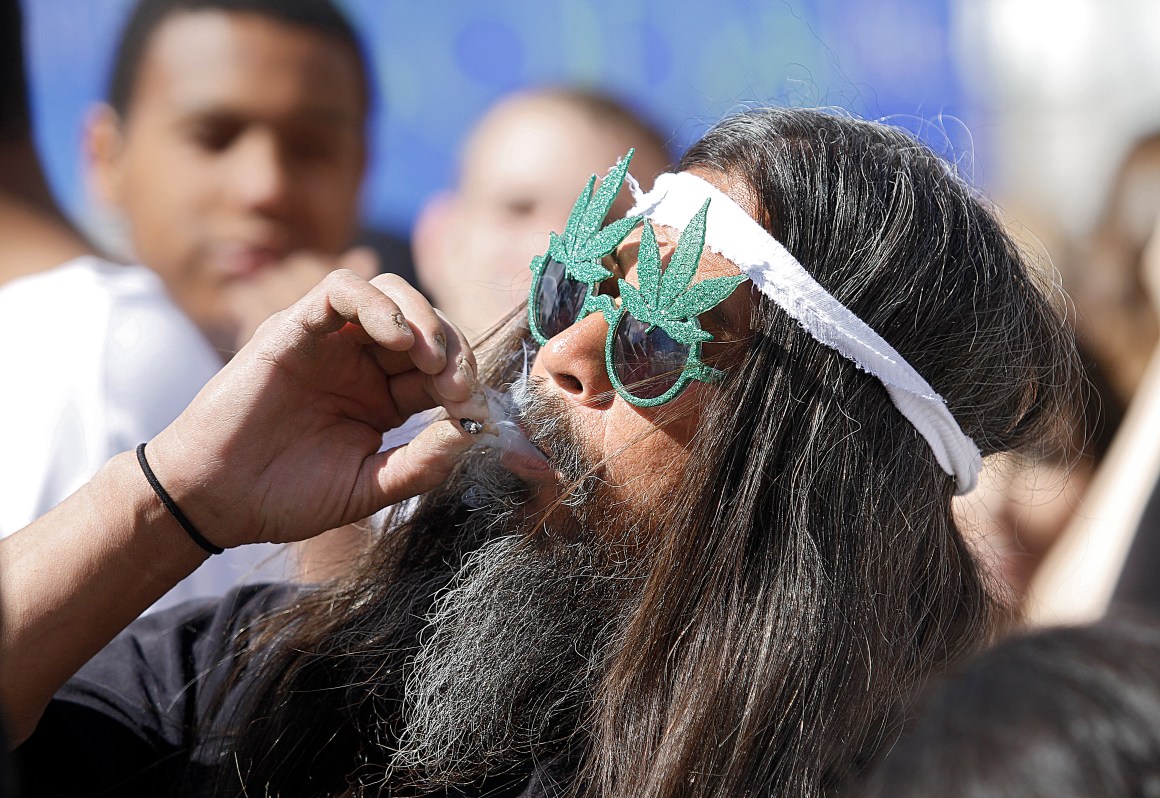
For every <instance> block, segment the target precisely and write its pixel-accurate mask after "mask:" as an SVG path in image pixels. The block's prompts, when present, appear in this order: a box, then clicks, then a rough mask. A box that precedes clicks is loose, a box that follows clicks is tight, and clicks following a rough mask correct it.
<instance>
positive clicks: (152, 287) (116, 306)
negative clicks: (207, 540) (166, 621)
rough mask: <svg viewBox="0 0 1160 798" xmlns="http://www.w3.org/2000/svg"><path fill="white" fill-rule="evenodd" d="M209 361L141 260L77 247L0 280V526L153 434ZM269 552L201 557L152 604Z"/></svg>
mask: <svg viewBox="0 0 1160 798" xmlns="http://www.w3.org/2000/svg"><path fill="white" fill-rule="evenodd" d="M221 365H222V362H221V358H219V357H218V355H217V353H216V352H214V350H213V349H212V348H211V347H210V345H209V343H208V342H207V341H206V340H205V338H204V337H203V336H202V334H201V332H200V331H199V330H198V329H197V328H196V327H195V326H194V324H193V323H192V322H191V321H190V320H189V319H188V318H187V317H186V316H185V315H184V314H183V313H182V312H181V311H180V310H179V309H178V308H177V306H176V305H175V304H174V303H173V301H172V300H171V299H170V298H169V296H168V294H167V293H166V292H165V288H164V286H163V284H162V282H161V280H160V278H159V277H158V276H157V275H156V274H154V273H153V272H152V271H150V270H149V269H146V268H144V267H142V266H122V265H119V264H114V263H109V262H107V261H103V260H101V259H99V258H95V257H82V258H77V259H75V260H72V261H69V262H68V263H65V264H62V265H61V266H58V267H56V268H54V269H50V270H48V271H44V272H40V273H36V274H31V275H28V276H25V277H20V278H17V279H14V280H11V281H10V282H7V283H5V284H3V285H0V380H2V387H0V537H4V536H7V535H10V534H12V533H13V532H15V531H17V530H18V529H20V528H22V527H23V526H25V525H26V524H28V523H30V522H32V521H33V520H34V519H36V518H38V517H40V516H41V515H43V514H44V513H45V512H47V511H48V510H50V509H52V508H53V507H54V506H56V505H57V504H58V503H59V502H60V501H61V500H63V499H64V498H65V497H67V496H68V495H69V494H71V493H72V492H73V491H75V490H76V489H77V488H79V487H80V486H81V485H83V484H84V483H85V482H87V481H88V480H89V479H90V478H91V477H92V475H93V474H94V473H96V471H97V470H98V469H99V468H100V467H101V466H103V465H104V464H105V462H106V461H108V460H109V458H111V457H112V456H113V455H116V454H119V453H120V452H124V451H129V450H131V449H133V448H135V447H136V446H137V444H138V443H141V442H142V441H147V440H149V439H150V438H152V437H154V436H155V435H156V434H157V433H159V432H160V431H161V430H162V429H164V428H165V427H166V426H167V425H168V424H169V423H170V422H171V421H173V419H174V418H176V417H177V415H178V414H179V413H180V412H181V411H182V410H184V409H185V407H186V406H187V405H188V404H189V403H190V402H191V401H192V400H193V397H194V396H196V395H197V392H198V391H199V390H201V388H202V386H204V385H205V383H206V382H208V381H209V379H210V377H212V376H213V375H214V374H215V373H217V371H218V369H219V368H221ZM206 534H207V536H208V537H211V538H212V535H210V533H209V532H208V531H207V532H206ZM270 553H271V551H270V547H254V546H251V547H243V548H242V549H235V550H231V551H229V552H226V553H225V554H224V555H218V556H216V557H211V558H210V560H209V561H208V562H207V563H206V564H205V565H203V566H202V567H201V568H200V569H198V571H196V572H195V573H194V574H193V575H192V576H191V577H190V578H189V579H187V580H186V581H185V582H183V583H181V585H179V586H178V587H177V588H175V589H174V592H171V593H170V595H168V596H167V597H166V598H165V599H163V600H162V603H164V604H165V605H168V604H172V603H175V602H176V601H178V600H183V599H185V598H191V597H193V596H198V595H214V594H217V593H220V592H222V591H224V590H227V589H229V588H230V587H232V586H233V585H234V584H235V583H236V582H237V581H238V579H239V577H241V576H245V575H247V574H250V573H251V572H252V571H253V570H254V564H255V563H256V562H259V561H262V560H264V559H267V558H268V557H269V556H270ZM158 606H161V603H159V605H158Z"/></svg>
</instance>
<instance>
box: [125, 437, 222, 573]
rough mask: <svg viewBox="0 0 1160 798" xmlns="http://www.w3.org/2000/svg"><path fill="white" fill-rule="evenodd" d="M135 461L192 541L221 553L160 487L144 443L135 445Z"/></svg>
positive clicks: (219, 547)
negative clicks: (147, 456) (146, 457)
mask: <svg viewBox="0 0 1160 798" xmlns="http://www.w3.org/2000/svg"><path fill="white" fill-rule="evenodd" d="M137 462H138V463H140V464H141V470H142V471H143V472H144V473H145V479H147V480H148V481H149V487H151V488H153V492H154V493H156V494H157V498H158V499H161V503H162V504H164V505H165V509H166V510H168V511H169V514H170V515H172V516H173V517H174V518H176V519H177V523H179V524H181V528H182V529H184V530H185V533H186V534H187V535H189V537H190V538H191V539H192V540H193V542H194V543H196V544H197V545H199V546H201V547H202V548H203V549H205V550H206V551H208V552H209V553H210V554H221V553H222V552H223V551H225V549H223V548H222V547H221V546H215V545H214V544H213V543H210V542H209V541H208V540H206V539H205V536H204V535H202V534H201V533H200V532H198V531H197V527H195V526H194V525H193V522H192V521H190V520H189V519H188V518H186V517H185V513H183V512H181V508H180V507H178V506H177V502H175V501H173V497H172V496H170V495H169V494H168V493H167V492H166V491H165V488H163V487H161V482H160V481H158V479H157V475H156V474H154V473H153V469H152V468H150V467H149V461H148V460H146V459H145V444H141V445H140V446H138V447H137Z"/></svg>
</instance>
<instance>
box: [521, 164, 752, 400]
mask: <svg viewBox="0 0 1160 798" xmlns="http://www.w3.org/2000/svg"><path fill="white" fill-rule="evenodd" d="M633 153H634V150H629V151H628V154H627V155H626V156H625V157H624V158H623V159H621V160H620V161H619V162H618V163H617V165H616V167H614V168H613V170H612V171H611V172H609V175H608V177H607V178H606V179H605V180H604V182H603V183H601V185H600V188H599V189H597V191H596V193H595V195H593V191H592V189H593V187H594V185H595V181H596V177H595V175H593V176H592V177H591V178H589V180H588V185H587V186H586V187H585V188H584V191H583V192H581V194H580V196H579V197H578V198H577V200H576V203H575V204H574V205H573V206H572V212H571V214H570V215H569V216H568V221H567V223H566V224H565V226H564V233H563V235H557V234H556V233H552V234H551V236H550V238H549V244H548V251H547V252H546V253H544V254H543V255H539V256H537V257H535V258H533V259H532V262H531V265H530V268H531V271H532V285H531V288H530V290H529V293H528V327H529V328H530V330H531V334H532V337H533V338H534V339H535V340H536V342H537V343H538V344H540V346H544V345H545V344H547V343H548V341H547V339H546V338H545V337H544V334H543V331H542V330H540V327H539V324H538V322H537V319H538V317H539V313H540V306H539V305H540V303H539V289H540V283H541V281H542V279H543V276H544V272H545V270H546V269H547V265H548V262H549V261H550V260H555V261H556V262H557V263H560V264H561V265H563V267H564V274H565V276H566V277H571V278H572V279H573V280H575V281H576V282H579V283H583V284H585V285H586V286H587V288H588V290H587V293H586V294H585V297H584V304H583V306H582V308H581V310H580V312H579V314H577V317H576V321H579V320H580V319H583V318H584V317H586V316H588V315H589V314H591V313H596V312H599V313H601V314H602V315H603V316H604V320H605V322H606V323H607V325H608V334H607V336H606V338H605V343H604V367H605V369H606V371H607V373H608V379H609V381H610V382H611V384H612V386H613V387H614V388H615V389H616V392H617V394H619V395H620V397H621V398H622V399H624V400H625V401H626V402H628V403H629V404H631V405H634V406H635V407H656V406H658V405H662V404H665V403H667V402H670V401H672V400H673V399H675V398H676V397H677V396H678V395H679V394H680V393H681V392H682V391H683V390H684V389H685V388H686V387H687V386H688V385H689V383H690V382H692V381H693V380H697V381H700V382H718V381H720V380H721V379H722V377H723V376H724V373H723V372H721V371H719V370H717V369H715V368H713V367H711V366H708V365H706V364H705V363H704V362H702V360H701V345H702V343H704V342H705V341H711V340H713V336H712V334H711V333H708V332H705V330H703V329H701V324H700V322H699V321H698V320H697V316H699V315H700V314H702V313H705V312H706V311H709V310H711V309H713V308H714V307H716V306H717V305H719V304H720V303H721V302H724V301H725V300H726V299H727V298H728V297H729V296H730V295H731V294H732V293H733V292H734V290H736V288H737V286H738V285H740V284H741V283H743V282H745V281H746V280H748V279H749V278H748V277H747V276H746V275H743V274H741V275H736V276H732V277H714V278H710V279H708V280H703V281H701V282H699V283H693V284H692V285H690V283H692V280H693V277H694V276H695V275H696V273H697V266H698V264H699V263H700V260H701V251H702V249H703V248H704V245H705V222H706V216H707V214H708V210H709V200H706V201H705V204H704V205H702V206H701V209H700V210H699V211H698V212H697V213H696V214H695V215H694V216H693V218H692V220H690V222H689V224H688V225H687V226H686V227H685V230H684V232H682V233H681V235H680V237H679V238H678V239H677V246H676V249H675V251H674V252H673V256H672V258H670V260H669V265H668V268H662V265H661V256H660V248H659V246H658V244H657V239H656V232H655V231H654V230H653V226H652V223H651V222H650V221H648V220H647V219H646V220H645V222H644V229H643V231H642V234H641V243H640V250H639V254H638V261H637V274H638V278H639V281H640V286H639V288H638V287H637V286H633V285H631V284H629V283H627V282H625V281H624V280H623V279H618V280H617V284H618V286H619V290H620V298H621V304H620V306H619V307H618V306H616V305H614V304H613V303H612V298H611V297H610V296H608V295H607V294H598V293H597V287H598V286H599V284H600V283H602V282H604V281H605V280H608V279H611V278H612V277H613V274H612V273H611V272H610V271H608V269H606V268H605V267H604V265H603V264H602V263H601V261H602V260H603V259H604V258H605V257H606V256H607V255H609V254H611V253H612V251H613V250H615V249H616V247H617V246H619V244H620V242H621V241H623V240H624V239H625V237H626V236H627V235H628V234H629V233H630V232H631V231H632V229H633V227H635V226H636V224H637V222H639V221H640V219H639V218H638V217H633V216H630V217H626V218H624V219H619V220H617V221H615V222H613V223H612V224H610V225H608V226H607V227H603V228H602V227H601V224H602V223H603V221H604V218H605V216H607V214H608V210H609V209H610V208H611V207H612V203H613V201H614V200H615V199H616V195H617V194H618V193H619V192H620V188H621V186H622V185H623V183H624V176H625V174H626V173H627V171H628V164H629V162H630V161H631V159H632V156H633ZM625 313H628V314H629V315H630V316H632V317H633V318H635V319H636V320H637V321H639V322H641V323H643V324H645V325H646V326H647V330H646V333H645V334H646V335H647V334H648V333H650V332H652V330H653V329H655V328H660V329H661V330H663V331H664V333H665V334H666V335H668V336H669V337H670V338H672V339H673V340H674V341H676V342H678V343H681V344H684V345H685V346H687V347H688V348H689V352H688V357H687V358H686V361H685V365H684V367H683V368H682V369H681V374H680V376H679V377H678V378H677V381H676V383H675V384H674V385H673V386H672V387H671V388H669V389H668V390H667V391H665V392H664V393H663V394H661V395H660V396H657V397H653V398H644V397H639V396H635V395H633V393H632V392H631V391H630V390H629V388H628V386H626V385H624V383H623V382H621V380H620V378H619V377H618V376H617V374H616V369H615V368H614V367H613V356H614V351H613V350H614V347H615V344H616V331H617V329H618V328H619V326H620V322H621V319H622V318H623V317H624V314H625ZM573 323H575V322H573Z"/></svg>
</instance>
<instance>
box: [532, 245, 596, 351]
mask: <svg viewBox="0 0 1160 798" xmlns="http://www.w3.org/2000/svg"><path fill="white" fill-rule="evenodd" d="M587 295H588V286H587V285H585V284H584V283H581V282H578V281H577V280H573V279H572V278H571V277H569V276H568V275H567V273H566V272H565V270H564V264H562V263H560V262H559V261H556V260H553V259H551V258H549V259H548V263H547V265H545V266H544V273H543V274H542V275H541V276H540V287H539V289H538V290H537V292H536V323H537V324H538V325H539V327H540V334H541V335H543V336H544V338H555V337H556V336H557V335H559V334H560V333H562V332H563V331H564V330H566V329H568V328H569V327H571V326H572V325H573V324H575V323H576V320H577V319H578V318H580V312H581V311H582V310H583V309H584V297H586V296H587Z"/></svg>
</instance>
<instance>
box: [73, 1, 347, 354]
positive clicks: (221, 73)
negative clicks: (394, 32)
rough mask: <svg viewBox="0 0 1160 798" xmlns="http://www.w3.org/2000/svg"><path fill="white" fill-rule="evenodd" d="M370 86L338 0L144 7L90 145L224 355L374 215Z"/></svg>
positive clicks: (106, 192)
mask: <svg viewBox="0 0 1160 798" xmlns="http://www.w3.org/2000/svg"><path fill="white" fill-rule="evenodd" d="M369 91H370V89H369V79H368V77H367V73H366V65H365V62H364V59H363V55H362V51H361V49H360V46H359V43H358V40H357V38H356V36H355V33H354V31H353V29H352V28H351V27H350V24H349V23H348V22H347V20H346V19H345V18H344V17H343V16H342V14H341V13H340V12H339V11H338V10H337V9H336V8H335V7H334V6H333V5H332V4H331V3H330V2H328V0H294V2H284V1H283V0H142V2H140V3H139V4H138V5H137V6H136V8H135V9H134V11H133V13H132V16H131V17H130V19H129V22H128V24H127V25H126V28H125V31H124V34H123V36H122V39H121V43H120V46H119V49H118V52H117V55H116V59H115V63H114V66H113V73H112V79H111V82H110V86H109V94H108V104H107V105H102V106H100V107H99V108H97V109H96V110H95V111H94V113H93V115H92V119H91V122H90V125H89V129H88V133H87V144H88V152H89V157H90V159H91V166H92V178H93V185H94V188H95V190H96V193H97V195H98V198H99V200H100V201H101V202H102V203H104V204H105V205H106V206H107V207H109V208H111V209H114V210H115V211H116V212H118V213H119V215H120V217H121V220H122V221H123V223H124V226H125V228H126V233H127V239H128V240H127V241H126V242H125V243H126V244H127V245H128V249H129V250H130V252H131V254H132V255H133V256H134V257H135V258H136V259H137V260H139V261H140V262H141V263H144V264H145V265H147V266H148V267H149V268H151V269H153V270H154V271H156V272H157V273H158V274H159V275H161V277H162V279H163V280H164V281H165V284H166V287H167V288H168V290H169V292H170V293H171V294H172V296H173V298H174V299H175V300H176V301H177V303H178V304H179V305H180V306H181V308H182V310H184V311H185V313H186V315H188V316H189V318H190V319H191V320H192V321H193V322H194V323H195V324H196V325H197V326H198V328H199V329H200V330H201V331H202V332H203V333H204V334H205V336H206V338H208V339H209V341H210V342H211V343H212V344H213V345H214V346H215V347H217V348H218V350H219V351H220V352H221V353H222V354H223V355H228V354H229V353H230V352H232V351H235V350H236V349H237V348H238V346H239V344H240V342H244V340H246V339H247V338H248V337H249V335H250V334H251V333H252V332H253V329H254V328H255V327H256V326H257V324H258V323H260V322H261V321H262V320H263V319H264V318H265V317H266V316H268V315H269V314H270V313H272V312H274V311H277V310H280V309H282V308H283V307H286V306H288V305H289V304H290V303H292V302H293V301H294V300H296V299H297V298H298V297H299V296H301V295H302V294H303V293H305V291H306V289H307V288H309V287H310V286H312V285H314V284H315V283H316V282H317V281H318V279H319V277H320V276H321V274H322V273H323V272H324V271H325V269H326V268H327V267H328V266H329V264H328V263H318V262H313V263H311V262H309V261H305V260H301V259H299V260H295V259H291V258H290V256H291V255H293V254H295V253H300V252H310V253H313V254H315V255H321V256H324V257H333V256H337V255H338V254H339V253H341V252H343V251H344V250H345V249H346V248H347V247H349V246H350V244H351V241H352V239H353V237H354V233H355V229H356V226H357V222H358V193H359V187H360V184H361V182H362V176H363V170H364V167H365V164H366V134H365V126H366V119H367V109H368V101H369Z"/></svg>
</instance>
